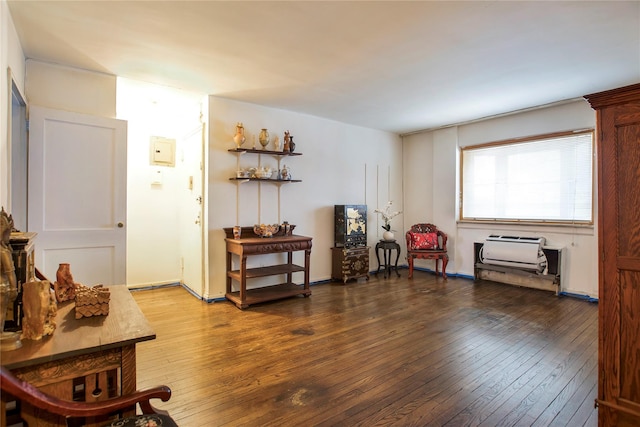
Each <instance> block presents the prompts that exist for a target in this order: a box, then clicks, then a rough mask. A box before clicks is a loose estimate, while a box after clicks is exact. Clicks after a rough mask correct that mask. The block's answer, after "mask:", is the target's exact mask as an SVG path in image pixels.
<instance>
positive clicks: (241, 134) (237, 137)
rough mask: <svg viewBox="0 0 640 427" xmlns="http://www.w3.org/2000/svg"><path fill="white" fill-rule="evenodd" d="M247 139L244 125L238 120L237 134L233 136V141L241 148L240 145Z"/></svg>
mask: <svg viewBox="0 0 640 427" xmlns="http://www.w3.org/2000/svg"><path fill="white" fill-rule="evenodd" d="M245 140H246V138H245V137H244V126H243V125H242V123H240V122H238V123H237V124H236V134H235V135H234V136H233V142H235V143H236V147H237V148H240V146H241V145H242V144H244V141H245Z"/></svg>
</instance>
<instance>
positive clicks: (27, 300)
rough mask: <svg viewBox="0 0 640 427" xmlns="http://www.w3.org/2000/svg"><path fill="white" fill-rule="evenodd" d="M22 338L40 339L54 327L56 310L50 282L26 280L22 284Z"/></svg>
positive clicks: (51, 331) (56, 306)
mask: <svg viewBox="0 0 640 427" xmlns="http://www.w3.org/2000/svg"><path fill="white" fill-rule="evenodd" d="M22 307H23V309H24V319H23V322H22V338H23V339H28V340H40V339H42V337H44V336H46V335H52V334H53V331H55V329H56V322H55V316H56V313H57V312H58V305H57V304H56V298H55V296H54V294H53V292H52V291H51V283H50V282H48V281H46V280H43V281H41V282H38V281H36V282H27V283H25V284H23V285H22Z"/></svg>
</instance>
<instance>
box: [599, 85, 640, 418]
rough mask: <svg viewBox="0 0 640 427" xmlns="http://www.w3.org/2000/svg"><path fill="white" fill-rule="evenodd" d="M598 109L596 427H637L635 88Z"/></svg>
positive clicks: (639, 222) (639, 116)
mask: <svg viewBox="0 0 640 427" xmlns="http://www.w3.org/2000/svg"><path fill="white" fill-rule="evenodd" d="M587 99H589V101H590V102H591V104H592V106H594V108H596V109H598V113H597V115H598V136H599V138H600V140H599V143H598V178H599V179H598V191H599V200H598V212H599V214H598V215H599V250H600V254H599V255H600V256H599V259H600V265H599V271H600V273H599V275H600V281H599V283H600V286H599V295H598V296H599V322H600V328H599V364H600V366H599V368H600V369H599V379H598V403H599V409H598V415H599V424H600V425H601V426H638V425H640V340H639V339H638V337H640V211H639V210H638V207H639V206H640V168H639V167H638V165H640V143H639V142H640V85H634V86H633V87H629V88H623V89H622V90H617V91H609V92H608V93H604V95H602V96H598V95H597V94H596V95H595V97H594V99H591V98H590V97H589V96H588V97H587Z"/></svg>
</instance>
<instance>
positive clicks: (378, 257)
mask: <svg viewBox="0 0 640 427" xmlns="http://www.w3.org/2000/svg"><path fill="white" fill-rule="evenodd" d="M383 251H384V249H383ZM376 259H377V260H378V270H376V275H378V273H380V244H377V245H376Z"/></svg>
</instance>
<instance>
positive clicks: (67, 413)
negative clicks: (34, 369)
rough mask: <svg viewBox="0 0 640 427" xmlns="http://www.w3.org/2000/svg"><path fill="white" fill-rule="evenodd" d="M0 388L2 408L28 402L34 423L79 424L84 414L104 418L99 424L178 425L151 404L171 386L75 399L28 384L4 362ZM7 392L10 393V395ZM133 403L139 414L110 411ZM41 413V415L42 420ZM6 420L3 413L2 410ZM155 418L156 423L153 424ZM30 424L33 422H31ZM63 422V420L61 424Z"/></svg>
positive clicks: (125, 408) (162, 397) (123, 426)
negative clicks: (124, 415)
mask: <svg viewBox="0 0 640 427" xmlns="http://www.w3.org/2000/svg"><path fill="white" fill-rule="evenodd" d="M0 369H1V376H0V380H1V381H0V388H1V389H2V402H3V405H2V406H3V410H4V407H5V403H6V402H12V401H14V400H15V401H16V402H17V405H18V407H20V406H23V405H25V404H27V405H31V406H33V407H34V408H36V409H37V410H38V411H37V412H38V418H37V419H36V420H35V421H34V422H35V425H40V423H41V422H42V423H43V425H47V426H49V425H58V424H57V423H59V422H62V423H64V422H66V423H67V425H78V424H77V423H74V421H77V420H76V419H78V420H79V419H82V418H86V419H87V420H92V421H90V422H91V423H92V424H91V425H94V424H93V421H94V420H101V419H102V420H104V421H102V422H98V424H97V425H101V426H105V427H107V426H118V427H134V426H140V425H144V426H147V425H158V426H163V427H177V424H176V423H175V422H174V421H173V419H171V417H170V416H169V415H168V414H167V413H166V412H165V411H162V410H159V409H156V408H154V407H153V406H151V403H150V402H149V401H150V400H151V399H160V400H162V401H163V402H166V401H168V400H169V398H170V397H171V389H169V387H167V386H160V387H154V388H149V389H145V390H139V391H136V392H134V393H132V394H129V395H126V396H119V397H115V398H112V399H108V400H102V401H97V402H76V401H69V400H63V399H59V398H57V397H53V396H50V395H48V394H46V393H43V392H42V391H40V390H38V389H37V388H36V387H34V386H32V385H31V384H29V383H27V382H25V381H22V380H20V379H19V378H17V377H15V376H14V375H13V374H12V373H11V372H10V371H9V370H8V369H6V368H5V367H4V366H2V367H0ZM9 395H10V396H9ZM136 404H138V405H140V409H141V411H142V415H135V416H131V417H127V418H124V419H122V418H121V419H118V420H114V419H113V417H111V418H108V417H109V416H111V415H113V414H117V413H119V412H122V411H131V410H134V409H135V407H136ZM41 417H42V418H44V419H42V420H41ZM2 419H3V421H5V414H4V413H3V414H2ZM79 421H81V420H79ZM154 422H155V424H154ZM3 425H4V423H3ZM29 425H32V424H31V423H30V424H29ZM62 425H64V424H62Z"/></svg>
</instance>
